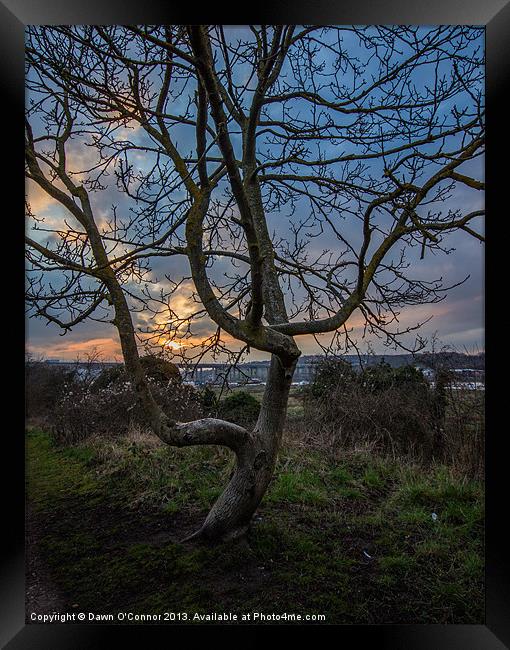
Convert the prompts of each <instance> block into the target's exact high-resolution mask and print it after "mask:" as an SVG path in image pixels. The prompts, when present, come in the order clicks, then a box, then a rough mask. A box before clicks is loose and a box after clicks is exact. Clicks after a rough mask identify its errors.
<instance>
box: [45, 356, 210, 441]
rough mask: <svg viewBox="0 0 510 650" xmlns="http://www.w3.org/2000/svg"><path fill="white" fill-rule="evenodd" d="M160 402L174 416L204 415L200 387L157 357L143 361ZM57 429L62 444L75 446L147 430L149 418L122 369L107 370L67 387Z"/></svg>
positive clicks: (57, 411) (57, 413) (59, 404)
mask: <svg viewBox="0 0 510 650" xmlns="http://www.w3.org/2000/svg"><path fill="white" fill-rule="evenodd" d="M142 363H143V365H144V367H145V369H146V373H147V380H148V382H149V384H150V387H151V391H152V394H153V396H154V399H155V401H156V402H157V403H158V404H159V406H160V407H161V408H162V409H163V412H164V413H165V414H166V415H167V416H168V417H170V418H172V419H175V420H180V421H186V420H193V419H196V418H199V417H202V415H203V409H202V406H201V403H200V397H199V395H198V393H197V392H196V391H195V389H194V388H193V387H191V386H188V385H185V384H183V383H182V380H181V376H180V373H179V370H178V368H177V366H175V365H174V364H171V363H169V362H166V361H164V360H162V359H159V358H157V357H152V358H151V357H142ZM51 423H52V430H53V434H54V436H55V438H56V440H57V441H58V442H60V443H75V442H77V441H78V440H82V439H84V438H86V437H88V436H90V435H92V434H99V435H119V434H125V433H127V431H128V430H129V429H130V428H131V427H142V428H143V427H145V426H146V416H145V413H144V411H143V408H142V406H141V404H140V403H139V401H138V399H137V396H136V392H135V389H134V387H133V386H132V384H131V382H130V380H129V377H128V375H127V373H126V371H125V369H124V367H123V366H116V367H112V368H106V369H104V370H103V371H102V372H101V373H100V374H99V376H98V377H96V378H95V379H91V380H84V381H77V382H74V383H73V384H67V385H66V386H65V387H64V391H63V393H62V395H61V397H60V399H59V400H58V401H57V403H56V404H55V408H54V412H53V416H52V422H51Z"/></svg>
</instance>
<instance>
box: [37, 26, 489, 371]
mask: <svg viewBox="0 0 510 650" xmlns="http://www.w3.org/2000/svg"><path fill="white" fill-rule="evenodd" d="M235 36H236V34H235V33H234V32H233V33H232V37H235ZM346 46H349V39H348V38H347V41H346ZM350 46H351V47H354V45H353V44H352V43H351V44H350ZM324 56H325V57H326V58H327V54H325V55H324ZM240 74H242V71H241V73H240ZM419 74H422V75H423V78H422V79H421V80H420V79H418V81H421V82H422V83H428V82H429V80H428V79H427V77H426V74H427V73H426V72H425V71H424V72H423V73H422V72H420V73H419ZM28 96H29V95H28ZM299 108H300V107H299V105H298V110H299ZM125 136H126V137H130V138H131V139H132V140H134V141H137V138H138V139H139V140H138V141H139V142H142V143H143V142H144V134H143V133H142V132H141V130H139V129H137V128H136V127H135V128H134V129H131V130H129V129H128V130H127V131H126V134H125ZM189 137H190V135H189V134H187V133H186V132H183V133H182V134H180V141H181V144H182V145H183V147H185V146H186V144H187V141H188V140H187V139H189ZM328 146H329V148H330V150H328V151H327V153H328V155H330V154H333V155H334V154H335V146H334V145H328ZM70 154H71V155H70V157H69V161H68V163H69V165H70V167H71V168H72V169H74V170H76V171H79V170H83V169H85V168H87V166H89V164H90V162H91V160H92V158H91V157H93V152H92V151H91V150H90V148H86V147H83V146H75V147H74V148H73V149H72V151H71V152H70ZM137 164H138V165H139V168H140V169H144V168H145V169H146V168H148V167H149V166H150V161H149V160H144V159H143V158H141V157H140V156H139V158H138V160H137ZM472 171H473V174H474V175H475V176H480V175H482V176H483V161H482V159H478V160H477V161H476V163H473V169H472ZM27 193H28V196H29V201H30V204H31V208H32V210H33V211H34V212H35V213H37V215H38V217H39V218H42V219H44V227H47V228H51V227H55V226H58V225H59V224H61V223H62V222H63V220H64V218H67V217H68V215H66V213H65V211H64V209H63V208H62V207H61V206H59V205H58V204H56V202H55V201H53V200H52V199H50V198H49V197H48V196H47V195H45V193H44V192H43V191H42V190H40V189H39V188H38V187H37V186H35V185H34V184H32V183H30V182H29V183H28V185H27ZM112 205H116V206H117V207H118V208H119V211H120V212H122V210H123V209H128V206H129V201H128V199H127V197H125V196H123V195H122V194H121V193H119V191H118V190H117V188H115V187H113V186H111V187H107V188H106V190H104V191H103V192H101V193H98V195H97V196H96V195H94V207H95V214H96V218H97V220H98V221H99V223H101V221H102V220H104V222H105V223H106V221H107V220H108V219H109V218H111V206H112ZM451 207H452V208H456V209H460V210H462V211H467V210H474V209H478V208H480V207H483V196H480V193H477V192H474V191H472V190H469V189H467V188H463V189H461V190H460V191H459V192H457V193H456V194H455V197H454V202H453V204H452V205H451ZM305 211H306V206H305V205H304V204H303V203H302V202H301V203H300V202H298V204H297V208H296V211H295V213H294V215H292V214H291V213H287V214H285V213H274V214H270V215H269V216H268V224H269V228H270V229H271V231H272V233H273V235H274V236H275V237H276V236H279V235H283V234H285V233H288V230H289V227H290V226H291V225H292V220H293V219H297V218H300V217H301V216H302V215H303V214H305ZM344 227H345V231H346V232H350V234H351V235H352V237H353V238H355V237H356V233H355V230H354V226H351V225H349V222H348V221H346V223H345V226H344ZM350 229H352V232H351V231H350ZM31 236H34V237H35V238H39V239H40V241H43V242H44V241H47V239H46V238H47V235H46V234H45V233H40V232H39V233H37V232H35V233H34V232H32V233H31ZM325 245H327V246H329V248H330V249H331V250H333V252H334V251H335V248H334V246H335V244H334V242H333V243H332V240H331V237H330V236H329V235H327V234H324V235H323V236H320V237H317V238H315V239H314V240H311V243H310V246H311V249H312V252H313V250H316V252H319V251H320V249H321V248H324V246H325ZM448 246H449V248H450V249H451V251H452V252H451V253H450V254H448V255H445V254H434V253H431V252H427V254H426V255H425V257H424V259H420V258H419V251H412V252H411V256H410V262H411V271H412V272H413V273H414V272H416V274H418V275H419V276H420V277H421V278H424V279H434V278H438V277H443V278H444V280H445V283H446V284H449V285H454V284H456V283H458V282H460V281H461V280H463V279H464V278H466V277H467V276H469V277H468V278H467V280H466V281H465V282H463V283H462V284H460V286H456V287H454V288H452V289H451V290H450V291H449V292H448V294H447V296H446V297H445V299H444V300H443V301H441V302H440V303H436V304H428V305H414V306H408V307H404V308H403V309H402V310H401V313H400V316H399V321H400V327H401V328H405V327H406V326H413V325H414V324H415V323H417V322H421V321H424V320H427V319H429V318H430V317H432V318H431V320H430V321H429V322H427V323H426V324H425V325H424V326H423V327H422V328H421V329H420V330H419V334H420V336H422V337H425V338H427V339H429V340H430V339H432V338H433V337H437V340H438V341H439V342H440V344H443V345H452V346H454V347H456V348H457V349H460V350H464V351H468V352H478V351H481V350H483V349H484V271H483V269H484V249H483V244H481V243H480V242H479V241H478V240H476V239H474V238H472V237H469V236H468V235H467V234H466V233H454V234H452V235H451V237H450V238H449V240H448ZM229 265H230V262H228V261H226V262H221V263H219V264H218V265H217V270H216V273H219V274H221V273H225V272H228V271H229ZM186 269H187V262H185V261H180V260H177V259H173V258H161V259H159V260H157V261H156V262H155V263H154V265H153V268H152V271H151V278H152V279H153V280H156V281H158V282H160V283H164V282H165V279H164V278H165V275H169V276H170V277H172V278H173V277H175V278H177V277H178V276H182V275H183V274H185V273H186V272H187V270H186ZM57 283H58V282H57ZM191 289H192V287H190V286H189V283H185V284H184V286H183V290H182V291H181V292H180V293H177V294H176V295H175V296H174V298H173V304H172V307H173V308H174V309H175V310H176V311H177V312H178V313H180V314H184V315H185V314H186V311H187V310H189V309H190V301H189V291H190V290H191ZM145 318H146V320H149V321H150V318H149V319H147V316H146V317H145ZM135 323H136V324H137V325H143V324H144V318H143V316H135ZM347 325H348V327H349V328H352V332H351V336H352V337H353V338H355V339H356V340H357V342H358V344H359V346H360V349H361V350H362V351H363V350H365V349H367V347H368V346H370V348H371V349H372V350H373V351H374V352H375V353H384V354H390V353H391V352H392V350H391V349H388V348H387V347H386V346H385V345H384V342H383V341H381V340H379V339H377V338H374V337H369V338H368V339H366V338H365V339H364V338H363V320H362V318H361V316H360V314H359V312H355V313H354V314H353V315H352V317H351V319H350V320H349V322H348V324H347ZM213 331H214V328H213V324H212V323H211V322H210V321H208V320H207V319H206V320H202V321H199V322H196V323H195V324H194V329H193V337H192V339H191V340H197V341H198V340H200V339H201V338H203V337H205V336H207V335H210V334H211V333H212V332H213ZM415 336H416V333H412V334H409V335H407V336H405V337H403V339H402V340H403V342H404V343H405V344H407V345H408V346H411V347H412V345H413V341H414V339H415ZM330 338H331V336H330V335H324V336H323V337H321V339H320V341H321V343H322V344H323V345H324V344H327V342H328V340H330ZM26 340H27V350H28V351H29V352H30V353H31V354H32V355H34V356H35V357H38V358H51V359H62V360H75V359H77V358H81V359H84V358H86V356H87V355H88V354H90V353H93V352H98V353H99V354H100V355H101V357H102V358H103V359H104V360H119V361H120V360H121V351H120V344H119V340H118V336H117V333H116V330H115V328H114V326H113V325H111V324H110V323H103V322H95V321H90V320H89V321H86V322H83V323H80V324H78V325H77V326H75V327H74V328H73V329H72V330H71V331H67V332H66V333H65V335H64V336H62V330H60V328H59V327H58V326H56V325H54V324H53V323H49V324H47V323H46V322H45V321H43V320H42V319H40V318H30V319H27V327H26ZM298 344H299V347H300V349H301V350H302V353H303V354H317V353H320V352H321V348H320V346H319V345H318V343H317V342H316V340H314V338H313V337H311V336H305V337H299V339H298ZM232 347H234V348H235V347H236V344H235V343H233V344H232ZM168 351H169V353H171V348H168ZM397 352H398V350H397ZM249 358H250V359H265V358H268V355H267V354H266V353H263V352H258V351H255V350H252V352H251V355H250V357H249ZM206 360H208V359H207V357H206Z"/></svg>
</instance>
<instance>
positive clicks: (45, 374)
mask: <svg viewBox="0 0 510 650" xmlns="http://www.w3.org/2000/svg"><path fill="white" fill-rule="evenodd" d="M76 376H77V373H76V371H75V370H69V369H67V368H65V369H64V368H61V367H59V366H56V365H53V364H50V363H47V362H43V361H28V362H27V363H26V364H25V408H26V417H27V418H30V419H34V418H35V419H38V420H39V421H41V422H44V421H46V419H47V418H48V416H50V415H51V413H52V412H53V410H54V408H55V405H56V404H57V402H58V400H59V399H60V398H61V397H62V395H63V394H64V392H65V390H66V389H67V386H69V385H70V384H72V383H74V382H75V381H76Z"/></svg>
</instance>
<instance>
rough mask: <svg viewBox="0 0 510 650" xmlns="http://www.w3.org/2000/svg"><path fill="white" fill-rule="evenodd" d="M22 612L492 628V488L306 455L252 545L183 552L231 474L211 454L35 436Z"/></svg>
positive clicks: (131, 442)
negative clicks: (488, 554)
mask: <svg viewBox="0 0 510 650" xmlns="http://www.w3.org/2000/svg"><path fill="white" fill-rule="evenodd" d="M26 451H27V519H28V521H27V536H28V538H27V549H28V556H29V562H28V566H27V594H28V598H27V612H28V613H30V612H31V611H36V612H38V613H43V612H52V611H55V610H58V609H59V608H61V609H62V611H90V612H101V613H108V612H112V613H114V614H116V613H117V612H119V611H130V612H135V613H137V612H138V613H159V612H188V613H189V614H193V613H195V612H197V613H210V612H222V611H226V612H234V613H238V614H242V613H245V612H254V611H257V612H265V613H282V612H288V613H300V614H325V615H326V620H325V623H482V622H483V621H484V599H483V588H484V585H483V575H484V570H483V566H484V555H483V526H484V523H483V517H484V510H483V508H484V496H483V487H482V485H481V484H480V483H479V482H467V481H460V480H458V479H455V478H454V477H453V476H452V475H451V474H450V473H449V472H448V471H447V470H446V469H445V468H441V467H438V468H435V469H433V470H427V471H424V470H420V469H418V468H412V467H405V468H404V467H403V466H402V464H399V463H398V462H395V461H387V460H383V459H380V458H375V457H371V456H370V455H369V454H366V453H362V452H357V453H350V454H348V455H343V456H339V457H336V458H335V457H331V456H329V457H328V456H326V455H324V454H322V453H319V452H318V451H311V450H307V449H304V448H303V447H300V446H298V445H294V446H291V445H289V446H287V447H286V448H284V450H283V451H282V453H281V455H280V460H279V464H278V468H277V473H276V476H275V478H274V480H273V483H272V485H271V487H270V490H269V492H268V493H267V495H266V497H265V498H264V501H263V503H262V505H261V507H260V509H259V511H258V513H257V516H256V518H255V521H254V522H253V526H252V528H251V530H250V533H249V535H248V537H247V539H245V540H242V541H239V542H236V543H234V544H223V545H218V546H215V547H205V546H203V545H199V544H195V543H189V542H188V543H185V544H182V543H180V540H181V539H183V538H184V537H186V535H188V534H189V533H191V532H193V531H194V530H195V529H196V528H197V527H198V525H199V524H200V522H201V521H202V520H203V518H204V516H205V515H206V514H207V511H208V508H209V506H210V505H211V503H212V502H213V500H214V499H215V497H216V496H217V495H218V494H219V492H220V490H221V488H222V486H224V485H225V482H226V481H227V480H228V475H229V471H230V467H231V465H230V464H231V462H232V460H231V458H230V456H229V455H228V453H227V452H225V451H223V450H220V449H216V448H190V449H182V450H180V449H173V448H169V447H166V446H162V445H160V443H159V442H158V441H157V440H153V438H151V437H149V436H144V435H143V434H136V435H135V434H133V435H131V436H129V437H127V438H124V439H121V440H115V441H114V440H109V441H107V440H103V441H96V442H89V443H88V445H87V446H84V445H81V446H76V447H67V448H63V447H61V448H57V447H55V446H54V445H53V443H52V441H51V438H50V436H49V435H48V434H46V433H44V432H43V431H40V430H38V429H33V430H31V431H29V432H28V433H27V435H26Z"/></svg>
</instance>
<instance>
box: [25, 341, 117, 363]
mask: <svg viewBox="0 0 510 650" xmlns="http://www.w3.org/2000/svg"><path fill="white" fill-rule="evenodd" d="M27 349H28V351H29V352H30V353H31V354H34V355H36V356H38V355H42V356H44V357H45V358H50V359H62V360H66V361H74V360H75V359H77V358H78V357H79V358H80V359H85V358H86V357H87V355H89V354H92V353H94V352H98V353H99V354H100V355H101V358H103V359H104V360H105V361H108V360H112V359H115V358H117V359H119V360H120V359H121V358H122V351H121V347H120V343H119V341H118V339H114V338H90V339H89V338H87V337H86V335H85V338H83V339H81V340H78V341H63V342H62V343H57V342H51V341H50V342H48V343H39V344H30V343H29V345H28V346H27Z"/></svg>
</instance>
